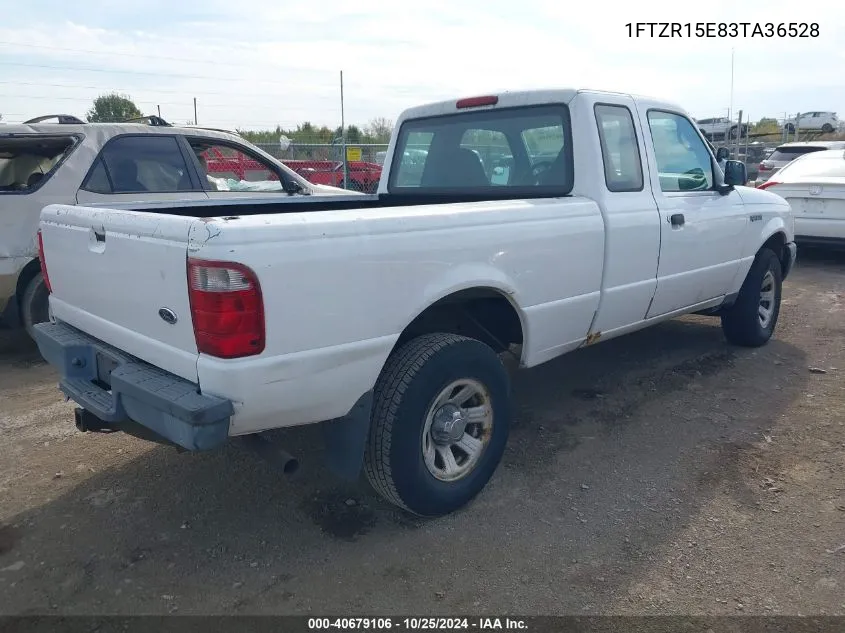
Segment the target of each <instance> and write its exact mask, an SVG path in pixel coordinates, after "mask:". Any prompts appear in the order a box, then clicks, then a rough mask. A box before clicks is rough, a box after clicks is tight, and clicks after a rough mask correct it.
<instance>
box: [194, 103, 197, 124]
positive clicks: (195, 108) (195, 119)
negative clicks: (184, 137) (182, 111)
mask: <svg viewBox="0 0 845 633" xmlns="http://www.w3.org/2000/svg"><path fill="white" fill-rule="evenodd" d="M196 124H197V98H196V97H194V125H196Z"/></svg>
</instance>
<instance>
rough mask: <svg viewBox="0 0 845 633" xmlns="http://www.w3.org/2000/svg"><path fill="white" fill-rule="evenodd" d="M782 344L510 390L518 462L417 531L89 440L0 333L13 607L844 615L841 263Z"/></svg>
mask: <svg viewBox="0 0 845 633" xmlns="http://www.w3.org/2000/svg"><path fill="white" fill-rule="evenodd" d="M799 257H800V259H799V264H798V267H797V269H796V270H795V271H794V273H793V275H792V276H791V277H790V279H789V280H788V281H787V283H786V284H785V290H784V305H783V308H782V313H781V320H780V323H779V326H778V331H777V336H776V339H775V340H773V341H771V343H770V344H769V345H767V346H766V347H764V348H761V349H758V350H747V349H739V348H733V347H730V346H728V345H727V344H726V343H725V341H724V339H723V337H722V334H721V331H720V329H719V325H718V321H717V320H715V319H710V318H705V317H685V318H683V319H677V320H674V321H671V322H668V323H665V324H662V325H659V326H656V327H654V328H651V329H649V330H646V331H643V332H639V333H637V334H632V335H629V336H626V337H623V338H620V339H617V340H613V341H608V342H606V343H602V344H600V345H597V346H594V347H591V348H588V349H585V350H582V351H579V352H576V353H573V354H570V355H567V356H566V357H564V358H561V359H558V360H556V361H553V362H551V363H548V364H546V365H544V366H541V367H538V368H535V369H532V370H527V371H524V372H519V373H517V374H516V376H515V396H516V403H517V412H516V420H515V422H514V428H513V431H512V435H511V440H510V443H509V446H508V450H507V452H506V454H505V458H504V462H503V464H502V465H501V467H500V468H499V470H498V472H497V473H496V475H495V476H494V478H493V480H492V481H491V483H490V485H489V486H488V488H487V489H486V490H485V491H484V492H483V493H482V494H481V495H480V496H479V497H478V499H477V500H476V501H475V502H473V503H472V504H471V505H470V506H468V507H467V508H466V509H464V510H462V511H460V512H458V513H456V514H454V515H451V516H448V517H445V518H442V519H437V520H428V521H424V520H418V519H416V518H411V517H409V516H407V515H405V514H403V513H401V512H400V511H398V510H395V509H394V508H393V507H392V506H389V505H387V504H385V503H383V502H382V501H380V500H379V499H378V498H377V497H375V495H374V494H373V493H372V492H370V491H369V490H368V488H367V487H366V486H365V485H363V484H362V485H360V486H355V485H351V484H345V483H342V482H338V481H337V480H335V479H333V478H332V477H331V476H330V475H329V474H328V473H327V472H326V471H325V469H324V468H323V466H322V463H321V460H320V457H321V455H320V451H321V449H320V444H319V435H318V433H317V432H316V431H314V430H313V429H299V430H295V431H291V432H286V433H284V434H283V435H284V438H285V441H286V442H287V444H288V448H289V449H290V450H291V452H293V453H294V454H296V455H298V456H299V457H300V459H301V462H302V467H301V469H300V471H299V473H297V474H296V475H293V476H291V477H284V476H282V475H279V474H278V473H277V472H276V471H274V470H273V469H271V468H270V467H269V466H267V465H265V464H264V463H262V462H260V461H258V460H257V459H256V458H254V457H253V456H252V455H250V454H249V453H247V452H245V451H244V450H242V449H241V448H239V447H238V446H237V445H234V444H233V445H232V446H230V447H227V448H226V449H225V450H223V451H219V452H216V453H210V454H202V455H191V454H178V453H177V452H176V451H175V450H172V449H168V448H165V447H160V446H156V445H151V444H147V443H144V442H142V441H140V440H136V439H134V438H131V437H128V436H125V435H122V434H113V435H92V434H80V433H78V432H77V431H76V430H75V428H74V426H73V422H72V415H71V412H72V405H70V404H68V403H65V402H63V399H62V398H61V397H60V395H59V393H58V391H57V389H56V376H55V374H54V372H53V371H52V370H50V369H49V368H48V367H47V366H45V364H44V363H43V362H41V360H40V358H39V356H38V353H37V351H36V350H35V349H34V348H33V347H32V346H31V345H29V344H28V343H27V341H26V340H25V338H24V337H23V336H21V335H19V334H10V333H5V334H4V335H3V338H2V340H0V613H4V614H44V613H59V614H141V613H150V614H167V613H179V614H193V613H197V614H216V613H233V614H245V613H252V614H269V613H274V614H326V613H332V614H339V615H350V614H364V615H367V614H369V615H372V614H391V613H392V614H398V613H417V614H426V615H431V614H449V613H458V612H459V613H466V614H474V613H477V614H490V613H495V614H502V615H504V614H508V613H511V614H564V613H565V614H594V613H595V614H696V615H698V614H701V615H704V614H706V615H719V614H737V613H743V614H765V615H769V614H790V615H808V614H818V615H821V614H828V615H833V614H838V615H843V614H845V383H843V375H845V274H843V273H845V256H843V255H837V254H831V253H812V252H809V251H808V252H806V253H805V252H803V251H802V253H801V255H800V256H799Z"/></svg>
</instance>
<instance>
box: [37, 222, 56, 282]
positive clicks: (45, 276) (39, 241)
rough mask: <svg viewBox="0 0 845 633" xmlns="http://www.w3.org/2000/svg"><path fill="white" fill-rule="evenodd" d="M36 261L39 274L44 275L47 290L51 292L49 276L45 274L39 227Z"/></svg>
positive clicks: (42, 244)
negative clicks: (38, 264)
mask: <svg viewBox="0 0 845 633" xmlns="http://www.w3.org/2000/svg"><path fill="white" fill-rule="evenodd" d="M38 261H39V263H40V264H41V276H42V277H44V285H45V286H47V292H53V289H52V288H51V287H50V277H49V276H48V275H47V260H46V259H44V238H43V237H41V229H38Z"/></svg>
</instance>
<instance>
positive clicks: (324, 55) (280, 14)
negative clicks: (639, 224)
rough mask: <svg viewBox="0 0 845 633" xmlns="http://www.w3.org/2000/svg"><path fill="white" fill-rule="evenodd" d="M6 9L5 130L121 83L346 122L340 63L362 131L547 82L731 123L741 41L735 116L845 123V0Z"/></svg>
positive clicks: (148, 107) (180, 107) (232, 114)
mask: <svg viewBox="0 0 845 633" xmlns="http://www.w3.org/2000/svg"><path fill="white" fill-rule="evenodd" d="M568 5H572V6H568ZM576 5H577V7H578V9H577V11H579V13H576V11H575V9H574V6H576ZM810 6H811V7H812V10H810ZM643 7H647V8H643ZM0 15H3V16H4V19H3V20H2V21H0V113H2V114H3V115H4V120H6V121H21V120H24V119H26V118H30V117H34V116H37V115H41V114H48V113H49V114H53V113H58V112H62V113H69V114H76V115H77V116H82V115H84V113H85V111H86V110H87V108H88V107H90V104H91V101H92V100H93V99H94V98H95V97H96V96H97V95H98V94H100V93H102V92H105V91H112V90H116V91H119V92H122V93H126V94H128V95H129V96H130V97H131V98H132V99H133V100H134V101H135V102H136V103H137V104H138V105H139V106H140V108H141V110H142V111H143V112H144V113H145V114H154V113H155V111H156V106H157V105H160V106H161V113H162V116H163V117H164V118H166V119H168V120H170V121H173V122H178V123H185V122H187V121H189V120H191V119H192V118H193V98H194V97H196V98H197V103H198V119H199V123H200V124H205V125H214V126H222V127H228V128H233V127H239V128H242V129H249V128H268V127H273V126H275V125H276V124H281V125H282V126H283V127H290V126H293V125H295V124H296V123H298V122H301V121H304V120H309V121H311V122H313V123H315V124H326V125H329V126H332V127H336V126H337V125H339V124H340V94H339V92H340V91H339V76H338V75H339V71H340V70H341V69H342V70H343V71H344V80H345V100H346V107H345V112H346V121H347V124H348V123H355V124H359V125H361V124H365V123H366V122H367V121H368V120H370V119H372V118H373V117H379V116H383V117H387V118H390V119H395V118H396V117H397V116H398V114H399V112H400V111H401V110H402V109H403V108H405V107H407V106H411V105H416V104H419V103H423V102H427V101H432V100H438V99H448V98H453V97H457V96H466V95H473V94H479V93H490V92H497V91H502V90H507V89H511V90H516V89H525V88H543V87H582V88H597V89H608V90H616V91H624V92H637V93H640V94H648V95H652V96H657V97H663V98H667V99H671V100H674V101H677V102H679V103H680V104H681V105H682V106H683V107H685V108H686V109H687V110H689V111H690V112H691V113H692V115H693V116H696V117H698V118H703V117H713V116H724V115H726V114H727V111H728V107H729V106H730V103H731V90H730V88H731V48H732V47H733V48H734V49H735V60H736V61H735V81H734V97H733V106H734V111H736V110H739V109H743V110H745V112H746V116H748V115H750V117H751V118H752V119H753V120H755V121H756V120H758V119H759V118H760V117H762V116H773V117H783V114H784V112H790V113H794V112H795V111H807V110H834V111H838V112H839V115H840V118H842V117H843V116H845V81H843V80H842V77H843V76H845V71H843V70H842V69H843V67H845V46H843V43H845V2H836V1H835V0H816V2H813V3H810V5H807V4H803V5H802V4H801V3H796V2H795V1H794V0H792V1H790V2H785V1H779V0H767V1H766V2H725V1H722V0H708V1H707V2H679V1H677V0H676V1H675V2H663V1H655V2H640V3H634V2H627V1H626V2H623V1H621V0H595V1H593V2H577V3H564V2H561V0H519V1H515V0H505V1H501V0H418V1H416V2H412V1H411V0H364V1H359V2H349V1H348V0H345V1H341V0H315V1H313V2H293V1H291V0H276V1H275V2H272V3H270V2H257V1H253V0H237V1H232V0H203V2H202V3H200V2H191V1H190V0H186V1H184V2H174V1H172V0H167V1H166V0H144V2H140V3H124V2H111V1H109V0H74V1H73V2H69V1H67V0H41V1H39V2H37V3H34V2H29V3H27V2H14V4H13V3H12V0H0ZM801 20H805V21H806V20H815V21H817V22H819V25H820V27H819V32H820V35H819V37H817V38H807V39H790V38H778V37H775V38H753V39H750V38H749V39H744V40H743V39H735V40H731V39H727V38H725V39H723V38H710V39H704V38H692V39H687V38H684V39H678V38H673V39H658V38H654V39H649V38H645V37H640V38H630V37H628V33H627V29H626V27H625V24H626V23H628V22H659V21H664V22H665V21H674V22H682V23H686V22H692V23H695V22H729V21H735V22H752V23H754V22H760V21H762V22H774V23H776V24H777V23H780V22H784V23H789V22H796V21H801ZM693 28H694V27H693Z"/></svg>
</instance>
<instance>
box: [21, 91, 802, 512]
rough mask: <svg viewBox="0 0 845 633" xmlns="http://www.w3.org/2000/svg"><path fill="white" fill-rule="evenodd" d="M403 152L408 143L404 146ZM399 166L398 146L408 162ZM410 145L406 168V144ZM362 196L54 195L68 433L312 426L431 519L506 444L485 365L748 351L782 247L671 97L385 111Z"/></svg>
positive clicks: (769, 205)
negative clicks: (88, 201)
mask: <svg viewBox="0 0 845 633" xmlns="http://www.w3.org/2000/svg"><path fill="white" fill-rule="evenodd" d="M408 150H416V151H414V152H410V151H408ZM412 154H413V156H414V160H410V159H407V157H408V156H410V155H412ZM420 157H422V158H420ZM385 165H387V166H389V168H388V169H386V170H385V172H384V174H383V177H382V180H381V183H380V185H379V190H378V193H377V194H375V195H372V196H355V197H348V198H345V197H343V196H336V197H332V198H325V199H322V200H321V199H310V200H304V199H298V198H285V199H282V200H278V201H261V200H256V201H249V200H242V201H237V202H235V201H207V202H196V203H190V202H188V203H174V202H170V203H167V202H165V203H156V204H145V205H141V204H139V205H134V206H133V205H125V206H127V207H129V208H93V207H84V206H67V205H53V206H49V207H47V208H45V209H44V211H43V212H42V216H41V223H40V233H39V245H40V248H41V262H42V265H43V274H44V278H45V279H46V280H47V282H48V284H49V287H50V289H51V293H52V294H51V297H50V304H51V308H52V313H53V316H54V320H53V322H52V323H44V324H40V325H38V326H36V340H37V342H38V345H39V348H40V351H41V353H42V355H43V356H44V357H45V358H46V359H47V360H48V361H49V362H50V363H51V364H52V365H54V366H55V367H56V368H57V369H58V371H59V372H60V374H61V383H60V387H61V389H62V391H63V392H64V393H65V394H66V395H67V396H69V397H70V398H71V399H73V400H75V401H76V402H77V403H78V404H79V405H80V408H78V409H77V416H76V417H77V426H79V427H80V428H81V429H82V430H108V431H110V430H114V429H119V430H124V431H128V432H130V433H133V434H136V435H139V436H142V437H148V438H150V439H155V440H157V441H160V442H165V443H170V444H173V445H176V446H177V447H181V448H182V449H187V450H207V449H213V448H215V447H219V446H220V445H221V444H223V443H224V442H225V441H227V439H229V438H231V437H233V436H244V437H246V438H250V439H248V440H247V441H248V442H249V443H251V444H253V445H254V446H255V447H256V448H259V449H260V450H261V451H262V452H263V453H265V454H268V453H274V454H276V455H279V456H280V457H278V459H279V460H280V463H284V464H285V465H286V466H291V464H293V462H292V461H291V458H290V457H289V456H287V454H286V453H285V452H284V451H283V450H281V449H280V448H279V449H278V450H277V449H276V448H274V447H273V445H272V444H268V443H267V439H266V435H262V434H261V432H263V431H266V430H269V429H275V428H279V427H290V426H294V425H303V424H312V423H317V422H320V423H323V426H324V429H325V438H326V446H327V450H326V454H327V457H328V460H329V464H330V465H331V466H332V467H333V468H334V470H335V471H336V472H338V473H341V474H345V475H347V476H349V477H355V476H356V475H357V474H358V473H359V472H360V470H361V467H362V465H363V468H364V470H365V472H366V475H367V477H368V479H369V481H370V482H371V483H372V485H373V487H374V488H375V489H376V490H377V491H378V492H379V493H380V494H381V495H382V496H383V497H385V498H386V499H387V500H389V501H391V502H393V503H395V504H397V505H399V506H401V507H403V508H405V509H406V510H408V511H411V512H413V513H416V514H419V515H424V516H436V515H442V514H445V513H448V512H451V511H453V510H455V509H457V508H459V507H461V506H462V505H464V504H466V503H467V502H468V501H469V500H470V499H472V498H473V497H474V496H475V495H476V494H477V493H479V491H481V490H482V488H483V487H484V486H485V484H486V483H487V481H488V480H489V479H490V477H491V476H492V474H493V472H494V471H495V469H496V467H497V465H498V464H499V462H500V459H501V457H502V454H503V451H504V449H505V443H506V440H507V437H508V425H509V418H510V395H509V380H508V375H507V372H506V370H505V368H504V365H503V363H502V359H501V357H500V354H502V353H504V352H506V351H510V352H513V353H515V354H518V356H519V358H520V364H521V366H522V367H532V366H535V365H538V364H540V363H544V362H546V361H549V360H551V359H553V358H555V357H557V356H560V355H561V354H564V353H566V352H570V351H573V350H576V349H578V348H580V347H584V346H586V345H590V344H594V343H596V342H598V341H604V340H607V339H611V338H613V337H616V336H619V335H621V334H625V333H628V332H633V331H635V330H639V329H641V328H644V327H647V326H649V325H653V324H656V323H659V322H661V321H664V320H666V319H670V318H672V317H675V316H678V315H682V314H687V313H698V314H710V315H714V316H718V317H720V318H721V322H722V327H723V329H724V333H725V335H726V337H727V339H728V341H730V342H731V343H733V344H738V345H745V346H759V345H763V344H765V343H766V341H768V340H769V338H770V337H771V336H772V332H773V330H774V328H775V324H776V322H777V319H778V311H779V306H780V299H781V282H782V280H783V279H784V278H785V277H786V275H787V274H788V273H789V271H790V269H791V267H792V265H793V263H794V261H795V256H796V248H795V244H794V242H793V218H792V214H791V211H790V208H789V206H788V204H787V203H786V202H785V201H784V200H783V199H782V198H780V197H779V196H777V195H774V194H771V193H769V192H765V191H759V190H756V189H753V188H746V187H744V186H742V185H744V183H745V182H746V181H745V166H744V164H742V163H739V162H736V161H727V162H726V163H725V168H724V172H723V171H722V170H721V169H719V168H718V167H717V165H716V158H715V156H714V155H713V154H712V153H711V151H710V149H709V148H708V145H707V143H706V142H705V140H704V139H703V138H702V136H701V133H700V132H699V130H698V128H697V126H696V125H695V123H694V122H693V121H692V119H691V118H690V117H689V115H688V114H687V113H686V112H685V111H684V110H683V109H681V108H680V107H678V106H676V105H674V104H671V103H667V102H664V101H657V100H653V99H650V98H643V97H637V96H631V95H627V94H618V93H609V92H595V91H588V90H548V91H531V92H508V93H504V94H501V95H493V96H483V97H473V98H468V99H460V100H453V101H446V102H442V103H436V104H432V105H425V106H421V107H417V108H412V109H410V110H407V111H406V112H404V113H403V114H402V116H401V117H400V119H399V121H398V123H397V126H396V131H395V133H394V136H393V138H392V139H391V141H390V145H389V148H388V151H387V156H386V159H385Z"/></svg>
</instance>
